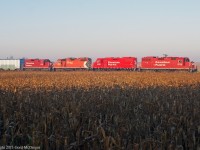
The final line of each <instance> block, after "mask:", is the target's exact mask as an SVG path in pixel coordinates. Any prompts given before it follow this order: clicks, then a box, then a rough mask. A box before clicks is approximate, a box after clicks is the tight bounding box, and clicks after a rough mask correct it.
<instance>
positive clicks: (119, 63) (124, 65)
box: [93, 57, 137, 69]
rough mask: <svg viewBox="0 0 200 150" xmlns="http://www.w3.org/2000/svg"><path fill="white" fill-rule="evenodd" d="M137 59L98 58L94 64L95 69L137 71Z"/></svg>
mask: <svg viewBox="0 0 200 150" xmlns="http://www.w3.org/2000/svg"><path fill="white" fill-rule="evenodd" d="M136 68H137V58H135V57H122V58H120V57H108V58H97V60H96V61H95V62H94V63H93V69H136Z"/></svg>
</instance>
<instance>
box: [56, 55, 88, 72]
mask: <svg viewBox="0 0 200 150" xmlns="http://www.w3.org/2000/svg"><path fill="white" fill-rule="evenodd" d="M91 63H92V59H91V58H88V57H82V58H65V59H58V60H57V61H56V62H55V63H53V69H54V71H56V70H87V69H90V68H91Z"/></svg>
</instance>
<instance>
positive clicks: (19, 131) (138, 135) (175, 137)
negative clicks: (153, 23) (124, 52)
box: [0, 72, 200, 150]
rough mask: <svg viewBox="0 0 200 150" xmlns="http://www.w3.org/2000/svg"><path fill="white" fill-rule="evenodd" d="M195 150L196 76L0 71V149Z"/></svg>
mask: <svg viewBox="0 0 200 150" xmlns="http://www.w3.org/2000/svg"><path fill="white" fill-rule="evenodd" d="M1 145H13V146H22V145H23V146H25V145H30V146H39V147H40V149H63V150H64V149H68V150H129V149H130V150H175V149H177V150H183V149H184V150H195V149H200V74H199V73H193V74H191V73H180V72H172V73H166V72H165V73H154V72H142V73H141V72H0V146H1Z"/></svg>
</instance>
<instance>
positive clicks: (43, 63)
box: [24, 59, 52, 69]
mask: <svg viewBox="0 0 200 150" xmlns="http://www.w3.org/2000/svg"><path fill="white" fill-rule="evenodd" d="M51 65H52V63H51V62H50V60H49V59H25V62H24V69H50V68H51Z"/></svg>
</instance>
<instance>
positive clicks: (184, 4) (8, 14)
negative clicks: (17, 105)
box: [0, 0, 200, 61]
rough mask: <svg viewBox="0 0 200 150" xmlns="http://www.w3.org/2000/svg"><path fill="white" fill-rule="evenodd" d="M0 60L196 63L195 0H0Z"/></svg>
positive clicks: (199, 48)
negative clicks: (177, 59) (184, 59)
mask: <svg viewBox="0 0 200 150" xmlns="http://www.w3.org/2000/svg"><path fill="white" fill-rule="evenodd" d="M0 52H1V54H0V58H6V57H8V56H11V55H12V56H14V57H16V58H20V57H28V58H50V59H52V60H55V59H57V58H64V57H71V56H73V57H81V56H89V57H92V58H96V57H107V56H136V57H138V58H141V57H142V56H149V55H156V56H157V55H158V56H161V55H162V54H164V53H167V54H169V55H171V56H189V57H190V58H191V59H192V60H194V61H200V1H199V0H0Z"/></svg>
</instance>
